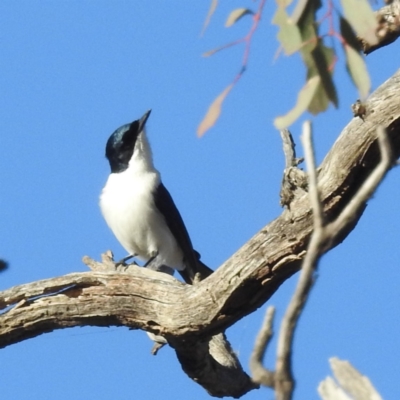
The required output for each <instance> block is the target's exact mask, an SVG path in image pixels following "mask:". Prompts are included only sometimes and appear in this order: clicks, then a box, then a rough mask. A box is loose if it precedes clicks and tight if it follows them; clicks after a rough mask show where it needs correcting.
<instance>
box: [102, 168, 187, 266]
mask: <svg viewBox="0 0 400 400" xmlns="http://www.w3.org/2000/svg"><path fill="white" fill-rule="evenodd" d="M159 183H160V175H159V173H158V172H157V171H156V170H152V171H143V170H140V169H139V170H132V168H128V169H127V170H125V171H123V172H120V173H112V174H110V176H109V178H108V180H107V183H106V185H105V187H104V189H103V191H102V193H101V195H100V208H101V211H102V213H103V216H104V219H105V220H106V222H107V224H108V226H109V227H110V229H111V230H112V231H113V233H114V235H115V236H116V238H117V239H118V241H119V242H120V243H121V245H122V246H123V247H124V248H125V249H126V250H127V251H128V252H129V254H135V255H137V256H139V257H140V258H141V259H143V260H144V261H147V260H148V259H149V258H150V257H152V256H153V255H154V254H155V253H156V252H157V253H158V254H159V256H160V262H162V263H164V264H165V265H167V266H169V267H172V268H175V269H179V270H181V269H183V268H184V265H183V256H182V252H181V250H180V249H179V248H178V246H177V244H176V241H175V239H174V237H173V235H172V234H171V232H170V230H169V229H168V226H167V225H166V223H165V219H164V217H163V216H162V215H161V213H160V212H159V211H158V209H157V208H156V206H155V202H154V198H153V195H154V192H155V188H156V187H157V186H158V185H159Z"/></svg>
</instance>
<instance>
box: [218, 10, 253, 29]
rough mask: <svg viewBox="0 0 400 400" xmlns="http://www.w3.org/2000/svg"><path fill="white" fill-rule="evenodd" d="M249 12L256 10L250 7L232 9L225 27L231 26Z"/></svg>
mask: <svg viewBox="0 0 400 400" xmlns="http://www.w3.org/2000/svg"><path fill="white" fill-rule="evenodd" d="M248 14H254V12H253V11H251V10H249V9H248V8H237V9H236V10H233V11H231V13H230V14H229V16H228V19H227V20H226V22H225V27H227V28H229V27H230V26H232V25H233V24H235V23H236V22H237V21H239V19H241V18H242V17H244V16H245V15H248Z"/></svg>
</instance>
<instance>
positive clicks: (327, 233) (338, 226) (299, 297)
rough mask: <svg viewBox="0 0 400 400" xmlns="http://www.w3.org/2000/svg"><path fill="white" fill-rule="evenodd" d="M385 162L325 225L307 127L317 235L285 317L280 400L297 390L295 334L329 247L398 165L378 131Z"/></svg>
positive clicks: (279, 367) (277, 376) (279, 364)
mask: <svg viewBox="0 0 400 400" xmlns="http://www.w3.org/2000/svg"><path fill="white" fill-rule="evenodd" d="M377 135H378V143H379V148H380V151H381V161H380V162H379V164H378V165H377V166H376V168H375V169H374V170H373V171H372V173H371V174H370V175H369V176H368V178H367V179H366V180H365V182H364V183H363V184H362V186H361V187H360V189H359V190H358V192H357V193H356V195H355V196H354V197H353V198H352V200H351V201H350V202H349V204H348V205H347V206H346V207H345V208H344V209H343V211H342V212H341V213H340V215H339V216H338V217H337V219H336V220H335V221H333V222H331V223H330V224H328V225H324V215H323V210H322V205H321V201H320V198H319V193H318V184H317V173H316V168H315V160H314V153H313V145H312V135H311V125H310V123H309V122H306V123H305V124H304V125H303V136H302V138H301V139H302V142H303V147H304V153H305V159H306V164H307V171H308V174H309V193H310V201H311V205H312V209H313V213H314V231H313V234H312V236H311V240H310V243H309V246H308V250H307V254H306V257H305V259H304V262H303V265H302V269H301V272H300V278H299V282H298V284H297V287H296V290H295V292H294V294H293V297H292V299H291V301H290V303H289V306H288V308H287V310H286V313H285V315H284V318H283V321H282V324H281V329H280V333H279V338H278V351H277V353H278V355H277V362H276V372H275V380H276V381H275V390H276V398H277V399H279V400H290V399H291V398H292V395H293V390H294V384H295V381H294V377H293V374H292V370H291V356H292V347H293V337H294V331H295V329H296V326H297V322H298V320H299V317H300V315H301V312H302V311H303V309H304V306H305V304H306V301H307V299H308V296H309V293H310V290H311V287H312V285H313V282H314V281H315V271H316V270H317V267H318V262H319V259H320V257H321V255H322V254H323V252H324V248H325V246H326V243H327V242H328V241H329V242H330V241H333V240H335V239H336V238H337V237H338V236H339V235H341V233H342V231H343V229H344V228H345V227H346V226H348V224H349V222H351V221H352V219H354V216H355V215H357V211H358V210H359V208H360V207H361V206H362V205H363V204H365V202H366V201H367V200H368V199H369V198H370V197H371V196H372V194H373V193H374V191H375V190H376V188H377V186H378V185H379V183H380V182H381V181H382V180H383V178H384V177H385V174H386V173H387V171H388V170H389V169H390V168H391V166H392V165H393V164H394V161H393V155H392V151H391V148H390V143H389V139H388V137H387V135H386V132H385V130H384V129H383V128H381V127H379V128H378V129H377Z"/></svg>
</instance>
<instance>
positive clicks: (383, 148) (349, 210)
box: [327, 126, 396, 238]
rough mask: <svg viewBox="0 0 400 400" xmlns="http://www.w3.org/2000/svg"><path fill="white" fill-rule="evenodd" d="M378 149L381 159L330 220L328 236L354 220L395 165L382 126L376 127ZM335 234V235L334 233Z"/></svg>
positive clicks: (332, 235)
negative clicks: (333, 218)
mask: <svg viewBox="0 0 400 400" xmlns="http://www.w3.org/2000/svg"><path fill="white" fill-rule="evenodd" d="M376 132H377V135H378V143H379V149H380V152H381V160H380V162H379V164H378V165H377V166H376V167H375V169H374V170H373V171H372V172H371V174H370V175H369V176H368V178H367V179H366V180H365V181H364V183H363V184H362V186H361V187H360V189H358V192H357V194H356V195H355V196H354V197H353V198H352V199H351V200H350V201H349V203H348V204H347V205H346V207H345V208H344V209H343V211H342V212H341V213H340V215H339V216H338V218H336V220H335V221H333V222H331V223H330V224H329V225H328V227H327V229H328V230H329V232H328V233H327V234H328V235H329V236H331V237H332V238H334V235H335V232H341V231H342V230H343V228H344V227H345V226H346V225H348V224H349V223H350V222H351V221H352V220H354V218H355V216H356V215H357V210H358V209H359V208H360V207H361V206H362V205H363V204H364V203H365V202H366V201H367V200H368V199H369V198H370V197H371V196H372V194H373V193H374V192H375V190H376V188H377V187H378V185H379V183H380V182H381V181H382V180H383V178H384V177H385V175H386V172H387V171H388V170H389V169H390V168H391V167H392V166H393V165H396V163H395V161H394V157H393V152H392V150H391V148H390V142H389V138H388V136H387V134H386V131H385V129H384V128H383V127H381V126H379V127H378V128H377V131H376ZM336 236H337V235H336Z"/></svg>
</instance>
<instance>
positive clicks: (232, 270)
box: [0, 71, 400, 397]
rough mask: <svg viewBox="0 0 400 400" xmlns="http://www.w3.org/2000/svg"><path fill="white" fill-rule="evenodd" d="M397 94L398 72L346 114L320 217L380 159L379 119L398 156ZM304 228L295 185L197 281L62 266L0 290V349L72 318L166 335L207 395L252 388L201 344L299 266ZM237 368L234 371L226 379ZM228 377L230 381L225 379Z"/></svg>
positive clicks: (309, 222)
mask: <svg viewBox="0 0 400 400" xmlns="http://www.w3.org/2000/svg"><path fill="white" fill-rule="evenodd" d="M399 92H400V71H399V72H397V73H396V74H395V75H394V76H393V77H392V78H391V79H390V80H389V81H388V82H386V83H384V84H383V85H382V86H381V87H380V88H379V89H378V90H376V92H375V93H374V94H373V95H372V96H371V97H370V98H369V99H368V100H367V101H366V107H367V108H368V110H369V113H367V115H366V117H365V122H363V121H362V120H360V119H359V118H354V119H353V120H352V121H351V122H350V123H349V125H348V126H347V127H346V128H345V129H344V130H343V132H342V134H341V135H340V137H339V138H338V140H337V141H336V143H335V144H334V146H333V147H332V149H331V151H330V152H329V154H328V155H327V156H326V158H325V160H324V161H323V163H322V164H321V166H320V167H319V169H318V171H319V193H320V197H321V202H322V204H323V210H324V214H325V216H326V219H327V221H331V220H333V219H335V218H336V216H337V215H339V214H340V213H341V211H342V210H343V209H345V207H346V206H347V204H348V203H349V201H350V200H351V198H352V197H353V196H354V195H355V194H356V193H357V191H358V188H359V187H361V186H362V184H363V182H364V181H365V180H366V179H367V178H368V176H369V175H370V172H371V171H373V170H374V168H375V167H376V165H377V164H378V163H379V159H380V156H379V147H378V146H377V137H376V134H375V130H376V127H377V126H382V127H384V128H385V129H386V131H387V133H388V135H389V137H390V141H391V145H392V150H393V154H394V157H398V155H399V154H400V102H399V101H398V93H399ZM364 207H365V203H364V204H362V205H361V206H360V207H358V209H357V211H356V213H355V215H354V218H353V220H352V222H351V224H350V225H348V226H344V227H343V229H342V232H341V234H340V236H338V237H336V239H335V240H333V241H332V242H331V243H329V246H328V245H327V246H326V247H325V248H324V251H327V250H329V248H331V247H334V246H336V245H337V244H339V243H340V242H341V241H342V240H343V239H344V238H345V237H346V235H347V234H348V233H349V232H351V230H352V229H353V228H354V225H355V223H356V222H357V221H358V219H359V218H360V217H361V215H362V212H363V210H364ZM312 230H313V218H312V210H311V206H310V200H309V196H308V195H306V194H305V192H301V193H300V192H299V193H298V194H297V195H296V196H295V197H294V199H293V201H292V203H291V210H284V211H283V213H282V215H281V216H280V217H278V218H276V219H275V220H274V221H272V222H271V223H270V224H268V225H267V226H266V227H264V228H263V229H262V230H261V231H260V232H258V233H257V234H256V235H255V236H254V237H253V238H252V239H251V240H250V241H249V242H248V243H246V244H245V245H244V246H243V247H242V248H241V249H240V250H239V251H238V252H237V253H236V254H234V255H233V256H232V257H231V258H230V259H229V260H227V261H226V262H225V263H224V264H223V265H222V266H221V267H220V268H218V269H217V270H216V271H215V272H214V273H213V274H212V275H211V276H210V277H208V278H207V279H205V280H203V281H201V282H200V283H199V284H197V285H194V286H190V285H185V284H182V283H180V282H179V281H177V280H176V279H174V278H173V277H170V276H168V275H167V274H160V273H157V272H154V271H148V270H145V269H143V268H138V267H135V266H133V267H132V268H131V271H130V272H129V273H128V272H112V273H110V272H99V271H92V272H88V273H80V274H70V275H66V276H63V277H59V278H53V279H48V280H45V281H39V282H34V283H31V284H27V285H21V286H19V287H15V288H12V289H9V290H6V291H4V292H2V293H0V307H2V308H3V309H4V312H3V313H2V314H0V347H5V346H8V345H10V344H13V343H17V342H19V341H22V340H26V339H29V338H32V337H35V336H38V335H40V334H42V333H46V332H51V331H52V330H54V329H62V328H66V327H72V326H83V325H92V326H109V325H116V326H121V325H123V326H127V327H129V328H132V329H143V330H145V331H149V332H152V333H154V334H158V335H162V336H164V337H165V338H166V339H167V341H168V342H169V343H170V345H171V346H172V347H173V348H174V349H175V350H176V352H177V355H178V357H179V359H180V361H181V363H182V367H183V368H184V369H185V371H189V372H190V373H189V375H190V376H191V377H193V379H196V381H197V382H199V383H200V384H201V385H202V386H203V387H204V388H205V389H206V390H207V391H208V392H209V393H210V394H212V395H216V396H221V393H225V394H224V395H226V396H228V395H229V396H234V397H239V396H240V395H242V394H243V393H244V392H246V391H248V390H250V388H251V386H250V384H249V382H251V381H250V380H249V379H248V378H246V375H244V374H243V373H239V375H235V374H236V373H237V371H238V370H239V369H238V370H236V371H235V369H234V364H235V363H234V362H232V363H231V364H230V366H228V367H226V366H221V368H220V369H219V370H215V368H219V364H220V363H219V358H216V357H213V356H212V355H210V351H209V349H210V348H211V345H210V344H208V343H209V342H210V340H211V337H213V336H216V335H218V334H220V333H222V332H224V330H225V329H226V328H227V327H229V326H231V325H232V324H234V323H235V322H236V321H238V320H239V319H241V318H243V316H245V315H247V314H249V313H251V312H253V311H254V310H256V309H257V308H258V307H260V306H261V305H262V304H264V303H265V302H266V301H267V300H268V299H269V298H270V297H271V296H272V295H273V294H274V292H275V291H276V290H277V289H278V288H279V287H280V285H281V284H282V283H283V282H284V281H286V280H287V279H288V278H289V277H290V276H292V275H293V274H294V273H296V272H297V271H298V270H299V268H300V266H301V262H302V260H303V258H304V254H305V251H306V249H307V244H308V243H309V241H310V237H311V233H312ZM225 345H226V344H225ZM182 360H184V361H182ZM232 360H234V359H233V358H232ZM237 376H239V377H240V379H236V378H232V377H237ZM198 377H200V378H201V379H198V380H197V378H198ZM224 379H226V380H224ZM246 379H247V380H246ZM227 382H229V384H226V383H227ZM232 382H233V383H234V382H238V384H237V385H236V386H234V387H230V386H229V385H230V384H231V383H232ZM252 387H254V386H252Z"/></svg>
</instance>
